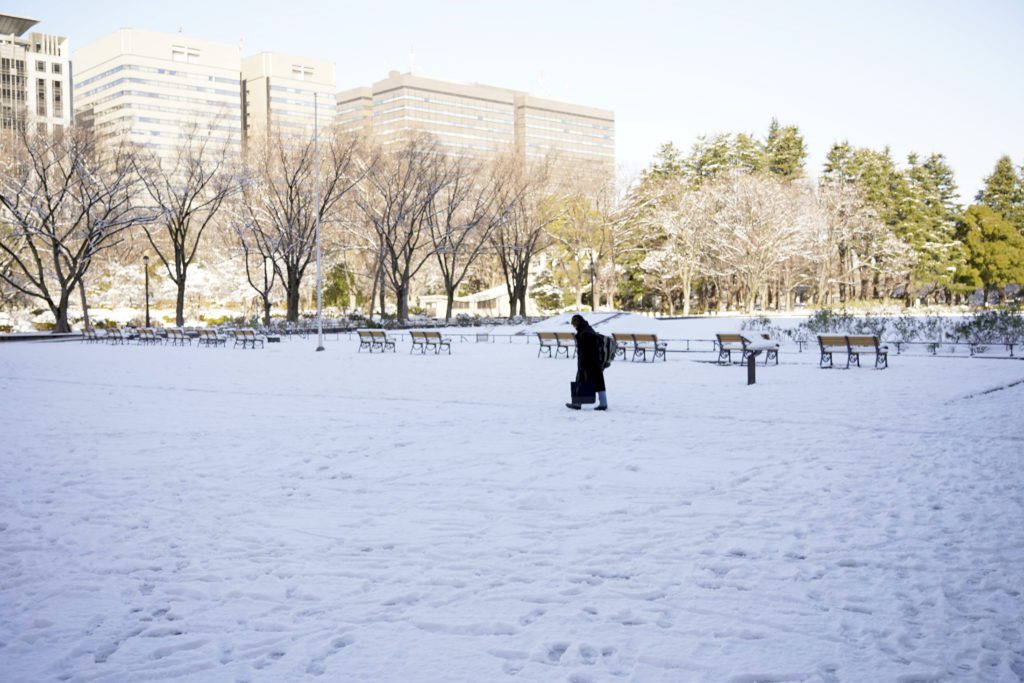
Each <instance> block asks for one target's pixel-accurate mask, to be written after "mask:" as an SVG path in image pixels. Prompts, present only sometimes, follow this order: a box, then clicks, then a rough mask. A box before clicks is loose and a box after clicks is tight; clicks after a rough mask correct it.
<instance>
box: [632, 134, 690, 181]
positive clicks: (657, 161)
mask: <svg viewBox="0 0 1024 683" xmlns="http://www.w3.org/2000/svg"><path fill="white" fill-rule="evenodd" d="M684 164H685V159H683V153H682V152H681V151H679V148H678V147H676V146H675V144H674V143H672V142H666V143H665V144H663V145H662V146H661V148H660V149H659V150H658V152H657V154H655V155H654V161H653V162H651V165H650V167H648V168H647V169H645V170H644V172H643V176H642V179H643V180H644V181H647V180H648V179H650V180H660V179H663V178H675V177H679V176H681V175H683V172H684Z"/></svg>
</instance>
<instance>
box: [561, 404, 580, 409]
mask: <svg viewBox="0 0 1024 683" xmlns="http://www.w3.org/2000/svg"><path fill="white" fill-rule="evenodd" d="M565 407H566V408H572V409H573V410H580V409H582V408H583V406H580V405H577V404H575V403H566V404H565Z"/></svg>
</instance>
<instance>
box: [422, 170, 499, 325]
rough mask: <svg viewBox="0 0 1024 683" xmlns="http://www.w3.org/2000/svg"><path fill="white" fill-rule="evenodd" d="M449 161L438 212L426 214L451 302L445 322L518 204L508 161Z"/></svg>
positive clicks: (438, 196) (439, 195) (431, 238)
mask: <svg viewBox="0 0 1024 683" xmlns="http://www.w3.org/2000/svg"><path fill="white" fill-rule="evenodd" d="M449 163H450V164H451V172H450V175H449V182H448V183H447V184H446V185H445V186H444V187H443V188H442V189H441V190H440V192H438V194H437V196H436V198H435V208H434V210H432V211H429V212H428V213H427V226H428V227H429V229H430V241H431V244H432V245H433V252H434V254H435V255H436V257H437V265H438V269H439V270H440V271H441V278H442V281H443V282H444V290H445V294H446V296H447V299H448V301H447V306H446V308H445V320H446V321H449V320H451V318H452V305H453V302H454V301H455V292H456V290H457V289H458V287H459V285H460V284H461V283H462V281H463V280H465V278H466V276H467V275H468V274H469V272H470V269H471V268H472V267H473V264H474V263H475V262H476V261H477V259H478V258H479V256H480V254H481V253H483V251H484V249H486V248H488V247H489V246H490V244H491V242H490V237H491V235H492V233H493V232H494V230H495V229H496V228H497V227H499V226H501V225H503V224H504V223H505V222H506V221H508V220H509V216H510V214H511V213H512V211H513V210H514V206H515V204H516V202H517V201H518V200H519V197H518V195H517V189H518V188H515V187H514V186H513V183H512V182H511V177H512V172H513V167H512V163H511V161H510V160H508V159H504V158H502V159H498V160H496V161H494V162H491V163H488V164H484V163H477V162H470V161H467V160H466V159H462V158H459V159H451V160H450V161H449Z"/></svg>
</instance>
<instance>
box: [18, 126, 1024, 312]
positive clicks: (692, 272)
mask: <svg viewBox="0 0 1024 683" xmlns="http://www.w3.org/2000/svg"><path fill="white" fill-rule="evenodd" d="M207 133H208V131H204V130H202V129H200V128H198V127H194V128H192V129H190V130H185V131H183V132H182V134H181V136H180V139H179V140H178V144H177V145H176V147H175V151H174V153H173V154H171V155H169V156H163V157H160V156H157V155H156V154H155V153H153V152H152V151H151V150H148V149H147V148H145V147H140V146H134V145H131V144H129V143H128V142H126V141H123V140H121V141H118V140H117V139H115V138H97V137H96V136H95V135H93V134H92V133H91V132H90V131H86V130H81V129H75V128H71V129H67V130H66V131H65V132H64V133H62V134H60V135H54V136H47V135H43V134H38V133H33V132H31V131H29V130H25V131H20V132H16V133H10V134H7V135H5V137H3V138H2V139H0V155H2V160H0V305H3V306H5V307H9V306H16V305H29V302H31V301H36V302H41V303H42V304H43V305H45V307H46V309H47V310H49V311H50V313H51V314H52V316H53V319H54V330H55V331H66V330H69V329H70V325H71V322H72V321H70V320H69V313H68V312H69V309H70V307H71V302H72V301H73V300H74V299H75V298H76V297H77V298H78V302H77V303H79V304H80V305H81V308H82V310H83V312H84V313H85V315H86V316H87V315H88V299H89V297H90V296H91V295H92V294H95V292H96V291H97V286H98V285H97V283H98V282H99V281H101V280H102V278H100V277H99V276H98V275H97V274H96V271H97V269H100V270H102V269H107V270H109V269H110V268H111V267H113V266H114V265H116V264H120V263H137V259H138V256H139V255H140V253H145V254H147V255H152V256H153V257H154V258H153V264H154V266H153V267H154V268H156V270H157V271H158V272H159V273H160V274H161V275H162V276H163V277H164V278H165V279H166V280H167V281H168V282H170V283H172V284H173V288H174V291H175V292H176V296H175V302H174V304H175V318H176V323H177V324H178V325H181V324H183V322H184V318H185V308H186V293H187V292H188V291H189V287H190V285H189V282H190V279H189V278H190V272H194V266H195V265H196V264H197V263H199V264H207V265H208V266H209V267H210V269H212V270H220V271H222V273H223V277H229V278H234V279H236V280H238V281H239V282H244V288H245V289H246V290H247V291H248V292H249V295H248V296H249V297H250V298H251V299H253V300H255V301H257V302H258V303H259V308H260V310H261V313H262V316H263V318H264V321H265V322H266V323H267V324H269V322H270V316H271V310H272V307H273V306H274V305H275V304H280V303H282V302H283V304H284V308H285V309H286V318H287V319H288V320H290V321H295V320H297V319H298V317H299V315H300V310H301V308H302V306H303V304H304V300H305V295H306V294H308V293H309V292H310V290H311V287H315V286H316V285H315V283H311V277H310V270H311V264H314V263H315V259H316V248H317V240H316V234H317V229H318V227H319V230H320V233H321V246H322V249H323V260H324V262H325V263H326V264H327V266H328V267H327V272H328V278H327V283H326V286H325V288H324V290H325V294H327V295H328V297H327V298H328V300H329V302H330V303H332V304H335V305H337V306H338V307H339V308H343V309H346V310H354V309H361V310H363V311H365V312H366V313H371V312H372V311H374V310H375V309H378V308H379V310H380V311H381V313H382V314H383V313H384V312H385V311H387V310H388V309H389V307H391V308H393V310H394V311H395V315H396V317H397V318H398V320H400V321H406V320H408V318H409V316H410V315H411V313H412V312H413V311H414V306H413V304H414V302H415V295H416V294H424V293H430V294H443V295H444V296H445V298H446V300H447V310H446V318H449V319H450V318H451V316H452V309H453V302H454V299H455V297H456V296H457V295H458V294H459V293H460V292H462V293H464V292H466V291H467V290H473V291H478V290H480V289H482V288H485V287H490V286H495V285H497V284H499V283H503V284H504V286H505V288H506V290H507V292H508V295H509V298H510V300H511V302H512V304H511V313H510V316H515V315H517V314H520V313H523V314H525V312H526V301H527V297H528V295H529V296H531V297H532V298H533V299H534V300H535V301H537V302H538V303H539V304H541V305H542V306H544V307H545V308H547V309H551V310H559V309H563V308H568V307H576V308H580V307H582V306H584V305H591V306H598V305H604V306H606V307H609V308H616V307H618V308H626V309H629V308H645V309H649V308H655V309H657V310H660V311H662V312H667V313H670V314H674V313H676V312H677V311H682V313H683V314H684V315H685V314H688V313H690V312H691V311H693V310H702V311H708V310H724V309H735V310H748V311H749V310H754V309H755V308H762V309H765V310H769V309H774V310H787V309H789V308H792V307H793V306H794V305H795V303H796V302H797V300H799V301H801V302H804V303H807V304H810V305H831V304H835V303H844V302H849V301H855V300H865V301H873V300H883V299H891V298H901V299H903V300H904V301H905V302H906V303H907V304H913V303H916V302H918V301H933V302H937V303H938V302H941V303H957V302H962V301H964V300H965V299H966V297H967V296H968V295H969V294H970V293H971V292H974V291H976V290H977V289H979V288H981V289H983V290H984V291H985V294H986V297H987V296H988V295H989V294H992V295H995V296H997V297H998V298H999V300H1000V301H1003V300H1004V299H1005V296H1006V287H1007V285H1009V284H1012V283H1021V282H1024V169H1022V168H1020V167H1015V166H1014V165H1013V163H1012V161H1011V159H1010V158H1009V157H1003V158H1001V159H1000V160H999V161H998V162H997V163H996V166H995V168H994V170H993V172H992V174H991V175H990V176H989V177H988V178H986V180H985V186H984V188H983V189H982V191H981V192H979V193H978V195H977V196H976V197H975V202H974V203H973V204H971V205H970V206H967V207H964V206H961V205H960V204H959V203H958V199H957V196H958V191H957V187H956V183H955V180H954V177H953V172H952V169H951V168H950V167H949V165H948V163H947V162H946V160H945V158H944V157H943V155H941V154H931V155H929V156H927V157H920V156H918V155H916V154H911V155H910V156H909V157H908V159H907V160H906V164H905V165H902V166H900V165H898V164H897V163H896V162H895V161H894V160H893V159H892V156H891V154H890V152H889V150H888V149H883V150H872V149H868V148H860V147H855V146H852V145H850V144H849V143H847V142H840V143H836V144H835V145H833V146H832V148H831V149H830V150H829V153H828V155H827V158H826V162H825V164H824V167H823V168H822V170H821V173H820V174H819V177H818V178H817V180H815V181H812V180H810V179H809V178H808V173H807V169H806V165H805V164H806V157H807V153H806V147H805V144H804V141H803V137H802V136H801V134H800V131H799V129H798V128H797V127H796V126H789V125H780V124H779V123H778V122H777V121H772V122H771V125H770V126H769V128H768V131H767V132H766V134H765V135H764V136H763V137H760V138H759V137H755V136H753V135H749V134H745V133H728V134H720V135H714V136H705V137H701V138H699V139H698V140H697V141H696V142H695V143H694V144H693V146H692V147H691V149H690V150H689V151H688V152H686V153H684V152H682V151H681V150H679V149H678V148H677V147H675V146H674V145H673V144H666V145H664V146H663V147H662V148H661V149H660V150H659V152H658V153H657V155H656V156H655V158H654V160H653V162H652V163H651V165H650V166H649V167H648V168H647V169H645V170H644V171H643V173H642V174H641V176H640V177H639V178H638V179H636V180H635V181H634V182H630V183H628V184H626V185H625V187H620V188H616V187H615V186H614V185H613V184H612V183H611V182H602V181H601V180H600V179H598V178H596V177H595V176H592V175H591V176H587V175H585V174H584V175H574V174H573V173H572V172H571V171H570V172H567V171H566V169H567V168H570V166H569V165H567V164H566V163H565V160H559V159H548V160H546V161H545V162H543V163H537V164H532V165H530V166H529V167H527V166H524V165H523V164H521V163H519V162H517V160H516V159H515V158H514V157H513V156H512V155H507V156H501V155H499V156H496V157H495V158H493V159H490V160H487V161H480V160H473V159H470V158H467V157H460V156H454V155H452V154H449V153H446V152H445V150H444V149H443V148H442V147H441V146H440V145H439V144H438V143H437V141H436V140H434V139H432V138H431V137H429V136H427V135H419V136H413V137H411V138H409V139H407V140H405V141H403V142H399V143H393V144H390V145H386V146H385V145H381V144H376V143H374V142H373V141H369V140H365V139H362V138H360V137H359V136H357V135H353V134H350V133H345V132H342V131H340V130H336V129H328V130H325V131H324V132H323V133H322V134H321V135H320V136H319V139H318V140H316V141H315V140H314V139H313V138H312V137H309V138H303V137H297V136H295V135H280V134H274V133H270V134H267V135H265V136H254V138H255V139H256V140H257V141H256V142H254V143H252V144H250V145H249V146H248V148H247V150H246V152H245V154H244V155H242V156H238V155H236V154H233V153H232V152H231V151H230V149H229V148H225V147H223V146H217V145H215V144H214V143H213V142H211V136H209V135H208V134H207ZM315 178H319V182H318V183H317V182H315ZM213 264H217V266H216V267H213ZM154 274H156V273H154ZM193 286H194V285H193ZM200 286H202V285H200ZM86 324H87V325H88V320H86Z"/></svg>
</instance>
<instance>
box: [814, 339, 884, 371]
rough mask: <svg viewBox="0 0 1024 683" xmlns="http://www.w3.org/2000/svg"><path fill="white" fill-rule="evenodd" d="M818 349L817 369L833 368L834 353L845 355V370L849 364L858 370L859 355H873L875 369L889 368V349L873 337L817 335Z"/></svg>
mask: <svg viewBox="0 0 1024 683" xmlns="http://www.w3.org/2000/svg"><path fill="white" fill-rule="evenodd" d="M818 347H819V348H820V349H821V360H820V361H819V363H818V365H819V367H823V368H824V367H829V368H831V367H833V366H832V354H834V353H845V354H846V367H847V368H849V367H850V365H851V364H853V365H856V366H857V367H858V368H859V367H860V355H861V354H862V353H873V354H875V368H876V369H879V370H884V369H885V368H887V367H889V347H888V346H886V345H884V344H882V343H881V340H880V339H879V338H878V337H877V336H875V335H870V334H860V335H838V334H819V335H818Z"/></svg>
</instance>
